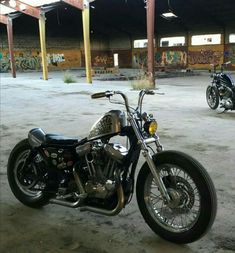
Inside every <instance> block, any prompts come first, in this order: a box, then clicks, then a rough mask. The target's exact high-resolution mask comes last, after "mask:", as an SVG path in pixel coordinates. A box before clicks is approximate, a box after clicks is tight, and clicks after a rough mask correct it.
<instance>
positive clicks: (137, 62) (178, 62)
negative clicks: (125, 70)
mask: <svg viewBox="0 0 235 253" xmlns="http://www.w3.org/2000/svg"><path fill="white" fill-rule="evenodd" d="M154 58H155V66H156V67H158V66H166V67H169V68H185V67H186V66H187V52H186V50H185V48H182V49H181V50H179V49H174V48H170V50H166V48H159V49H158V50H157V51H156V52H155V56H154ZM132 66H133V67H135V68H136V67H137V68H146V67H147V50H146V49H145V50H143V49H139V50H138V49H135V50H134V51H133V58H132Z"/></svg>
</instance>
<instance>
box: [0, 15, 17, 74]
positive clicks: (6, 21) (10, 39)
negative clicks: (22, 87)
mask: <svg viewBox="0 0 235 253" xmlns="http://www.w3.org/2000/svg"><path fill="white" fill-rule="evenodd" d="M0 23H2V24H5V25H6V26H7V38H8V47H9V54H10V63H11V74H12V77H13V78H16V65H15V57H14V49H13V48H14V47H13V29H12V26H13V25H12V19H11V18H9V17H7V16H4V15H0Z"/></svg>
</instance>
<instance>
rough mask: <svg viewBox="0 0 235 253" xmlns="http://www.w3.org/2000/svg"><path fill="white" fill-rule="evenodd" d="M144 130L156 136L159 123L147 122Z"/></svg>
mask: <svg viewBox="0 0 235 253" xmlns="http://www.w3.org/2000/svg"><path fill="white" fill-rule="evenodd" d="M144 130H145V132H147V133H148V134H150V135H154V134H155V133H156V131H157V122H156V121H155V120H153V121H149V122H145V123H144Z"/></svg>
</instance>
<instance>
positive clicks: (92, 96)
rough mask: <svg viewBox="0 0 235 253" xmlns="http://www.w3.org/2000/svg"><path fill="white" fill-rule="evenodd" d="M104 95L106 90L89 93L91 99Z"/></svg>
mask: <svg viewBox="0 0 235 253" xmlns="http://www.w3.org/2000/svg"><path fill="white" fill-rule="evenodd" d="M103 97H106V92H98V93H94V94H92V95H91V98H92V99H96V98H103Z"/></svg>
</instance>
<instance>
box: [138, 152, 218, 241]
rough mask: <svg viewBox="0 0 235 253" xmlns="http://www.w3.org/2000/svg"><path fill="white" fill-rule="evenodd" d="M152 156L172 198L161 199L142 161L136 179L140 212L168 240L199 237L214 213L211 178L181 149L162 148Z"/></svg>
mask: <svg viewBox="0 0 235 253" xmlns="http://www.w3.org/2000/svg"><path fill="white" fill-rule="evenodd" d="M153 160H154V163H155V165H156V167H157V169H158V171H159V173H160V176H161V177H162V180H163V182H164V184H165V186H166V189H167V191H168V193H169V195H170V197H171V199H172V200H173V201H171V204H170V205H167V204H165V203H164V202H163V200H162V198H161V194H160V192H159V188H158V186H157V185H156V183H155V180H154V179H153V176H152V173H151V171H150V169H149V167H148V165H147V163H145V164H144V165H143V166H142V168H141V170H140V172H139V174H138V178H137V183H136V195H137V202H138V206H139V209H140V211H141V214H142V216H143V217H144V219H145V221H146V223H147V224H148V225H149V227H150V228H151V229H152V230H153V231H154V232H155V233H156V234H158V235H159V236H160V237H162V238H164V239H166V240H168V241H171V242H173V243H178V244H185V243H191V242H194V241H196V240H198V239H199V238H200V237H202V236H203V235H204V234H205V233H206V232H207V231H208V230H209V229H210V227H211V226H212V224H213V222H214V219H215V216H216V210H217V198H216V192H215V188H214V185H213V182H212V181H211V178H210V177H209V175H208V173H207V172H206V170H205V169H204V168H203V166H202V165H201V164H200V163H198V162H197V161H196V160H195V159H193V158H192V157H190V156H188V155H186V154H184V153H181V152H177V151H163V152H161V153H158V154H157V155H154V157H153ZM169 172H170V174H168V173H169ZM174 173H175V174H174Z"/></svg>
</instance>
